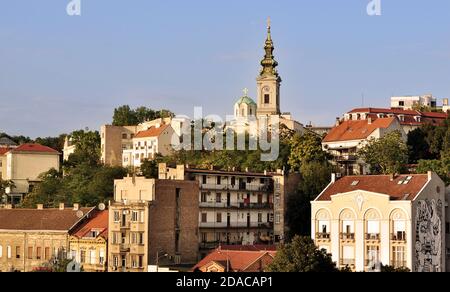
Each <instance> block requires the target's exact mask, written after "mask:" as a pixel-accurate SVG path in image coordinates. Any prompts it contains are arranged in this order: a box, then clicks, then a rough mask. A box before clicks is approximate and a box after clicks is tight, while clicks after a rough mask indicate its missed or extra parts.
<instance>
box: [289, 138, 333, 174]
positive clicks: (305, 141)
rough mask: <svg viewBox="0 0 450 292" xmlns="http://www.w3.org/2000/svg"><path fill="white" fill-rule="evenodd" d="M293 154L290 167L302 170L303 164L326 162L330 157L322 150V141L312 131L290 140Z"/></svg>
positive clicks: (290, 158)
mask: <svg viewBox="0 0 450 292" xmlns="http://www.w3.org/2000/svg"><path fill="white" fill-rule="evenodd" d="M290 146H291V152H290V155H289V165H290V167H291V168H292V169H300V167H301V166H302V164H304V163H308V162H311V161H319V162H322V161H326V160H327V158H328V156H327V153H326V152H325V151H323V149H322V139H321V137H320V136H318V135H316V134H315V133H313V132H311V131H306V132H305V133H304V134H303V135H300V134H295V135H294V136H293V137H292V139H290Z"/></svg>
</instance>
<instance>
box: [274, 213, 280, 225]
mask: <svg viewBox="0 0 450 292" xmlns="http://www.w3.org/2000/svg"><path fill="white" fill-rule="evenodd" d="M280 223H281V214H279V213H277V214H276V215H275V224H280Z"/></svg>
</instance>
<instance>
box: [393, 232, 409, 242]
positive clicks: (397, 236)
mask: <svg viewBox="0 0 450 292" xmlns="http://www.w3.org/2000/svg"><path fill="white" fill-rule="evenodd" d="M391 240H392V241H398V242H403V243H405V242H406V232H397V233H394V234H392V235H391Z"/></svg>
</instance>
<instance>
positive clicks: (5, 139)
mask: <svg viewBox="0 0 450 292" xmlns="http://www.w3.org/2000/svg"><path fill="white" fill-rule="evenodd" d="M0 145H3V146H17V144H16V142H14V141H13V140H11V139H9V138H8V137H1V138H0Z"/></svg>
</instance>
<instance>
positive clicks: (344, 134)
mask: <svg viewBox="0 0 450 292" xmlns="http://www.w3.org/2000/svg"><path fill="white" fill-rule="evenodd" d="M393 131H399V132H401V133H402V134H403V138H404V139H405V140H406V134H405V132H404V131H403V129H402V127H401V125H400V123H399V121H398V119H397V118H395V117H390V118H378V119H375V120H372V119H371V118H368V119H360V120H346V121H343V122H340V121H339V122H338V123H337V124H336V127H334V128H333V129H332V130H331V131H330V133H328V135H327V136H326V137H325V138H324V139H323V141H322V147H323V150H324V151H327V152H328V153H329V154H331V156H332V157H333V159H332V162H333V163H334V164H335V165H336V166H337V168H338V169H339V174H340V175H354V174H366V173H368V172H369V171H370V169H369V166H368V165H367V164H366V163H365V161H363V160H361V159H360V158H359V156H358V151H359V150H360V149H362V148H363V147H364V146H365V145H367V143H368V142H369V141H370V140H371V139H380V138H382V137H384V136H385V135H386V134H388V133H390V132H393Z"/></svg>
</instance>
